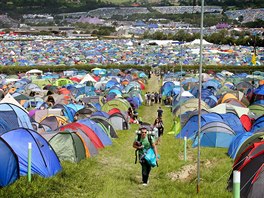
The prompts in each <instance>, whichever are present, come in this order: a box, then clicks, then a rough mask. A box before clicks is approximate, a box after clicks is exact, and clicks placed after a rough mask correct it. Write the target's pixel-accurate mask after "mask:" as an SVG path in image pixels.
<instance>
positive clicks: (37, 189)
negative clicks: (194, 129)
mask: <svg viewBox="0 0 264 198" xmlns="http://www.w3.org/2000/svg"><path fill="white" fill-rule="evenodd" d="M158 88H159V84H158V82H157V79H156V78H155V77H154V78H151V79H150V80H149V82H148V85H147V91H151V92H152V91H157V90H158ZM158 106H159V105H158V104H155V105H154V106H141V107H140V109H139V115H140V116H141V117H142V119H143V121H145V122H150V123H152V122H153V121H154V119H155V117H156V115H157V112H156V111H157V109H158ZM162 109H163V110H164V113H163V119H164V124H165V133H164V136H163V138H162V141H161V144H160V145H159V146H158V150H159V153H160V155H161V159H160V161H159V167H155V168H153V169H152V171H151V173H150V185H149V186H147V187H145V186H141V185H140V184H139V183H140V181H141V172H140V171H141V169H140V165H139V164H135V163H134V160H135V156H134V149H133V148H132V143H133V140H134V138H135V133H134V131H135V130H136V129H137V128H138V126H137V125H132V126H131V129H130V130H127V131H118V135H119V138H117V139H114V140H113V145H112V146H109V147H106V148H105V149H103V150H101V151H100V152H99V155H98V156H96V157H92V158H89V159H86V160H83V161H81V162H80V163H78V164H73V163H69V162H63V163H62V166H63V171H62V172H60V173H59V174H57V175H56V176H54V177H52V178H41V177H39V176H35V175H34V176H33V179H32V182H31V183H28V182H27V178H26V177H21V178H20V179H19V180H17V181H16V182H15V183H14V184H12V185H10V186H8V187H5V188H2V189H1V190H0V197H8V198H10V197H16V198H17V197H31V198H34V197H49V198H52V197H56V198H57V197H63V198H64V197H65V198H67V197H69V198H72V197H78V198H79V197H98V198H105V197H121V198H122V197H124V198H125V197H126V198H127V197H140V198H145V197H146V198H149V197H177V198H180V197H208V198H211V197H225V198H226V197H232V193H230V192H228V191H226V183H227V179H228V177H229V174H230V171H231V168H232V160H230V158H229V157H228V156H227V155H226V152H227V149H219V148H201V181H200V193H199V194H197V193H196V183H197V182H196V181H197V180H196V177H197V176H196V170H194V171H192V172H191V174H190V176H189V177H188V178H187V179H182V180H175V181H174V180H172V179H171V175H176V174H177V172H178V171H179V170H181V169H182V168H184V167H186V165H189V166H193V167H195V168H196V161H197V160H196V159H197V149H196V148H192V147H191V142H188V156H187V157H188V160H187V162H184V161H183V140H179V139H175V137H174V136H173V135H168V134H166V132H168V131H170V129H171V126H172V114H171V112H170V108H168V107H165V106H162Z"/></svg>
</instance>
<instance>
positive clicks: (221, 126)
mask: <svg viewBox="0 0 264 198" xmlns="http://www.w3.org/2000/svg"><path fill="white" fill-rule="evenodd" d="M235 134H236V133H235V132H234V131H233V130H232V129H231V128H230V127H229V126H228V125H227V124H225V123H223V122H219V121H216V122H209V123H207V124H205V125H203V126H202V127H201V133H200V145H201V146H204V147H223V148H228V147H229V145H230V143H231V141H232V140H233V138H234V137H235ZM197 145H198V136H197V135H196V137H195V139H194V142H193V147H196V146H197Z"/></svg>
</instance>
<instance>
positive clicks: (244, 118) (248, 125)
mask: <svg viewBox="0 0 264 198" xmlns="http://www.w3.org/2000/svg"><path fill="white" fill-rule="evenodd" d="M240 122H241V123H242V125H243V127H244V128H245V129H246V131H250V130H251V127H252V123H251V119H250V117H248V115H246V114H243V115H242V116H241V117H240Z"/></svg>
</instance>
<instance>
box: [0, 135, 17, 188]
mask: <svg viewBox="0 0 264 198" xmlns="http://www.w3.org/2000/svg"><path fill="white" fill-rule="evenodd" d="M0 150H1V155H0V161H1V163H0V187H4V186H8V185H9V184H12V183H13V182H15V181H16V180H17V179H18V178H19V164H18V158H17V155H16V154H15V152H14V151H13V149H12V148H11V147H10V146H9V144H8V143H7V142H6V141H5V140H4V139H2V138H0Z"/></svg>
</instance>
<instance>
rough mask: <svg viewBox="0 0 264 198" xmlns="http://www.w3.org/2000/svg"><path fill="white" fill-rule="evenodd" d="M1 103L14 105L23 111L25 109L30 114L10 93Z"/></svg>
mask: <svg viewBox="0 0 264 198" xmlns="http://www.w3.org/2000/svg"><path fill="white" fill-rule="evenodd" d="M0 103H9V104H14V105H16V106H18V107H20V108H21V109H23V110H24V111H25V112H27V113H28V111H27V110H26V109H25V108H24V107H22V106H21V104H19V103H18V102H17V101H16V99H15V98H13V96H11V95H10V94H9V93H7V94H6V95H5V97H4V98H3V99H2V100H1V101H0Z"/></svg>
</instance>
